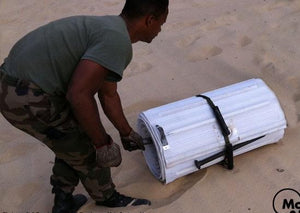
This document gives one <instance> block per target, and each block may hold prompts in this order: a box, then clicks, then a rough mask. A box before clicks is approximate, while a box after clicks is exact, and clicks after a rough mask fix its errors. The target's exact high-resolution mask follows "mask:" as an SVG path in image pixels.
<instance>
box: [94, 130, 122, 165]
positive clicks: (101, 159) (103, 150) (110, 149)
mask: <svg viewBox="0 0 300 213" xmlns="http://www.w3.org/2000/svg"><path fill="white" fill-rule="evenodd" d="M108 137H109V143H108V144H106V145H103V146H100V147H96V154H97V165H98V166H99V167H101V168H103V167H117V166H119V165H120V164H121V162H122V156H121V151H120V146H119V145H118V144H116V143H114V142H113V140H112V138H111V137H110V136H108Z"/></svg>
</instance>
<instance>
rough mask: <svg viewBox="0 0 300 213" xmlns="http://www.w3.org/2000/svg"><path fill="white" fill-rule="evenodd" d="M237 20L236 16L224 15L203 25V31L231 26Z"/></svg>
mask: <svg viewBox="0 0 300 213" xmlns="http://www.w3.org/2000/svg"><path fill="white" fill-rule="evenodd" d="M237 20H238V19H237V16H235V15H224V16H221V17H218V18H216V19H215V20H213V21H210V22H208V23H207V24H204V25H202V26H201V29H202V30H204V31H212V30H216V29H218V28H219V27H224V26H230V25H232V24H233V23H234V22H236V21H237Z"/></svg>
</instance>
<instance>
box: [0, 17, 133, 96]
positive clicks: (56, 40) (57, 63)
mask: <svg viewBox="0 0 300 213" xmlns="http://www.w3.org/2000/svg"><path fill="white" fill-rule="evenodd" d="M81 59H89V60H92V61H94V62H96V63H98V64H100V65H102V66H103V67H105V68H107V69H108V70H110V71H111V72H109V74H108V77H107V79H106V80H108V81H115V82H116V81H120V80H121V79H122V75H123V71H124V69H125V68H126V67H127V65H128V64H129V63H130V61H131V59H132V45H131V41H130V37H129V34H128V31H127V27H126V24H125V22H124V20H123V19H122V18H121V17H120V16H73V17H68V18H64V19H60V20H56V21H53V22H50V23H49V24H47V25H44V26H41V27H39V28H38V29H36V30H34V31H32V32H30V33H29V34H27V35H26V36H24V37H23V38H22V39H21V40H19V41H18V42H17V43H16V44H15V45H14V47H13V48H12V50H11V51H10V53H9V56H8V57H7V58H6V59H5V60H4V64H3V65H2V67H1V68H2V70H3V71H4V72H5V73H7V74H9V75H11V76H14V77H18V78H20V79H24V80H30V81H32V82H34V83H36V84H37V85H38V86H40V87H41V88H42V89H43V90H44V91H45V92H47V93H49V94H51V95H65V94H66V92H67V88H68V84H69V81H70V79H71V77H72V73H73V71H74V69H75V68H76V66H77V64H78V63H79V61H80V60H81Z"/></svg>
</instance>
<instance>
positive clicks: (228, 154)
mask: <svg viewBox="0 0 300 213" xmlns="http://www.w3.org/2000/svg"><path fill="white" fill-rule="evenodd" d="M196 97H200V98H204V99H205V100H206V101H207V103H208V105H209V106H210V107H211V109H212V110H213V112H214V115H215V117H216V119H217V123H218V124H219V126H220V128H221V131H222V135H223V137H224V140H225V150H224V155H225V159H224V161H223V164H224V166H225V167H226V168H227V169H230V170H231V169H233V167H234V165H233V147H232V144H231V143H230V140H229V137H228V136H229V135H230V130H229V129H228V126H227V125H226V123H225V120H224V118H223V116H222V113H221V112H220V109H219V107H218V106H216V105H215V104H214V102H213V101H212V100H211V99H210V98H209V97H207V96H205V95H197V96H196Z"/></svg>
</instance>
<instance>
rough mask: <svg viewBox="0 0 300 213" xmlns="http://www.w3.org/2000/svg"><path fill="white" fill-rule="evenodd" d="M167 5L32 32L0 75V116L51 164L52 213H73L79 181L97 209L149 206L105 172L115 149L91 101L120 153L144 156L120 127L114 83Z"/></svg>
mask: <svg viewBox="0 0 300 213" xmlns="http://www.w3.org/2000/svg"><path fill="white" fill-rule="evenodd" d="M168 4H169V1H168V0H143V1H141V0H126V3H125V6H124V8H123V10H122V13H121V14H120V15H119V16H103V17H98V16H75V17H68V18H64V19H60V20H57V21H54V22H51V23H49V24H47V25H44V26H42V27H39V28H38V29H36V30H34V31H32V32H30V33H29V34H27V35H26V36H25V37H23V38H22V39H21V40H19V41H18V42H17V43H16V44H15V45H14V47H13V48H12V49H11V51H10V54H9V56H8V57H7V58H6V59H5V61H4V63H3V64H2V66H1V69H0V70H1V71H0V76H1V77H0V79H1V83H0V109H1V113H2V114H3V116H4V117H5V118H6V119H7V120H8V121H9V122H10V123H11V124H12V125H14V126H15V127H17V128H19V129H21V130H23V131H25V132H26V133H28V134H30V135H32V136H34V137H36V138H38V139H39V140H40V141H42V142H43V143H44V144H46V145H47V146H48V147H49V148H50V149H51V150H52V151H53V152H54V153H55V156H56V159H55V164H54V166H53V175H52V176H51V184H52V185H53V190H52V192H53V193H54V194H55V199H54V207H53V210H52V211H53V212H76V210H78V209H79V208H80V207H81V206H82V205H83V204H84V203H85V202H86V200H87V199H86V197H85V196H83V195H75V196H72V192H73V191H74V188H75V187H76V185H77V184H78V182H79V180H80V181H81V182H82V184H83V186H84V187H85V189H86V190H87V192H88V193H89V195H90V196H91V197H92V199H94V200H95V201H96V204H97V205H103V206H108V207H125V206H129V205H133V206H137V205H150V204H151V203H150V201H148V200H146V199H136V198H131V197H128V196H124V195H121V194H119V193H118V192H117V191H116V190H115V186H114V184H113V182H112V180H111V174H110V167H113V166H118V165H119V164H120V163H121V154H120V148H119V146H118V145H117V144H116V143H114V142H113V141H112V138H111V137H110V136H109V135H108V134H107V133H106V131H105V129H104V127H103V125H102V123H101V120H100V116H99V113H98V108H97V104H96V101H95V98H94V95H95V94H96V93H98V97H99V100H100V103H101V106H102V108H103V111H104V113H105V114H106V116H107V117H108V118H109V119H110V121H111V122H112V123H113V124H114V126H115V128H116V129H117V130H118V131H119V133H120V137H121V141H122V144H123V147H124V149H125V150H128V151H133V150H138V149H141V150H144V149H145V148H144V145H143V140H142V138H141V136H139V135H138V134H137V133H136V132H135V131H134V130H133V129H132V128H131V127H130V125H129V123H128V121H127V120H126V118H125V116H124V113H123V110H122V106H121V101H120V98H119V95H118V92H117V82H118V81H120V80H121V79H122V74H123V70H124V69H125V68H126V66H127V65H128V64H129V63H130V61H131V58H132V46H131V45H132V43H135V42H138V41H144V42H147V43H150V42H151V41H152V40H153V38H155V37H156V36H157V35H158V33H159V32H160V31H161V26H162V25H163V24H164V23H165V21H166V19H167V15H168Z"/></svg>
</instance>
